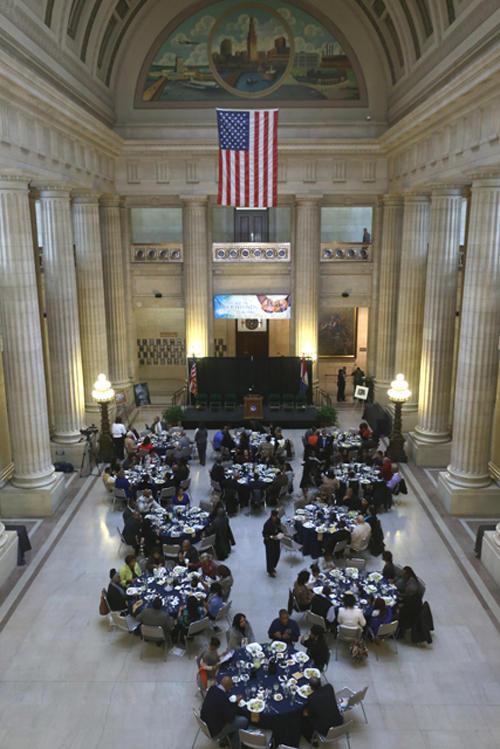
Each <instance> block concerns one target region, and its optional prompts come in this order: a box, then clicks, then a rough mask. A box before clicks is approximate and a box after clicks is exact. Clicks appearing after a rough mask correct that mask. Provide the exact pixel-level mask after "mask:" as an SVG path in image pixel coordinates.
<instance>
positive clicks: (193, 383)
mask: <svg viewBox="0 0 500 749" xmlns="http://www.w3.org/2000/svg"><path fill="white" fill-rule="evenodd" d="M189 392H190V393H193V395H194V397H195V398H196V396H197V395H198V373H197V371H196V362H193V364H192V366H191V374H190V375H189Z"/></svg>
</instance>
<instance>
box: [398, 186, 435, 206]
mask: <svg viewBox="0 0 500 749" xmlns="http://www.w3.org/2000/svg"><path fill="white" fill-rule="evenodd" d="M403 200H404V204H405V205H407V204H409V203H424V204H425V203H430V200H431V191H430V190H429V189H425V187H422V188H417V187H414V188H408V189H407V190H405V191H404V192H403Z"/></svg>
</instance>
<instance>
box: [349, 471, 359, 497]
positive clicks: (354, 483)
mask: <svg viewBox="0 0 500 749" xmlns="http://www.w3.org/2000/svg"><path fill="white" fill-rule="evenodd" d="M348 486H349V487H350V488H351V489H352V491H353V493H354V496H356V497H357V496H359V481H358V479H357V478H356V474H355V473H354V471H349V482H348Z"/></svg>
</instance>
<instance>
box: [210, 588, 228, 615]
mask: <svg viewBox="0 0 500 749" xmlns="http://www.w3.org/2000/svg"><path fill="white" fill-rule="evenodd" d="M223 606H224V600H223V598H222V588H221V586H220V585H219V583H212V585H211V586H210V592H209V594H208V596H207V613H208V618H209V619H211V620H212V621H214V620H215V619H216V618H217V614H218V613H219V611H220V610H221V608H222V607H223Z"/></svg>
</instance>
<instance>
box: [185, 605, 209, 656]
mask: <svg viewBox="0 0 500 749" xmlns="http://www.w3.org/2000/svg"><path fill="white" fill-rule="evenodd" d="M209 626H210V619H209V618H208V616H205V617H204V618H203V619H199V620H198V621H197V622H191V624H190V625H189V629H188V631H187V635H186V650H187V653H188V657H189V660H191V646H190V638H191V639H192V638H193V637H195V636H196V635H199V634H201V633H202V632H205V635H206V630H207V627H209Z"/></svg>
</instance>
